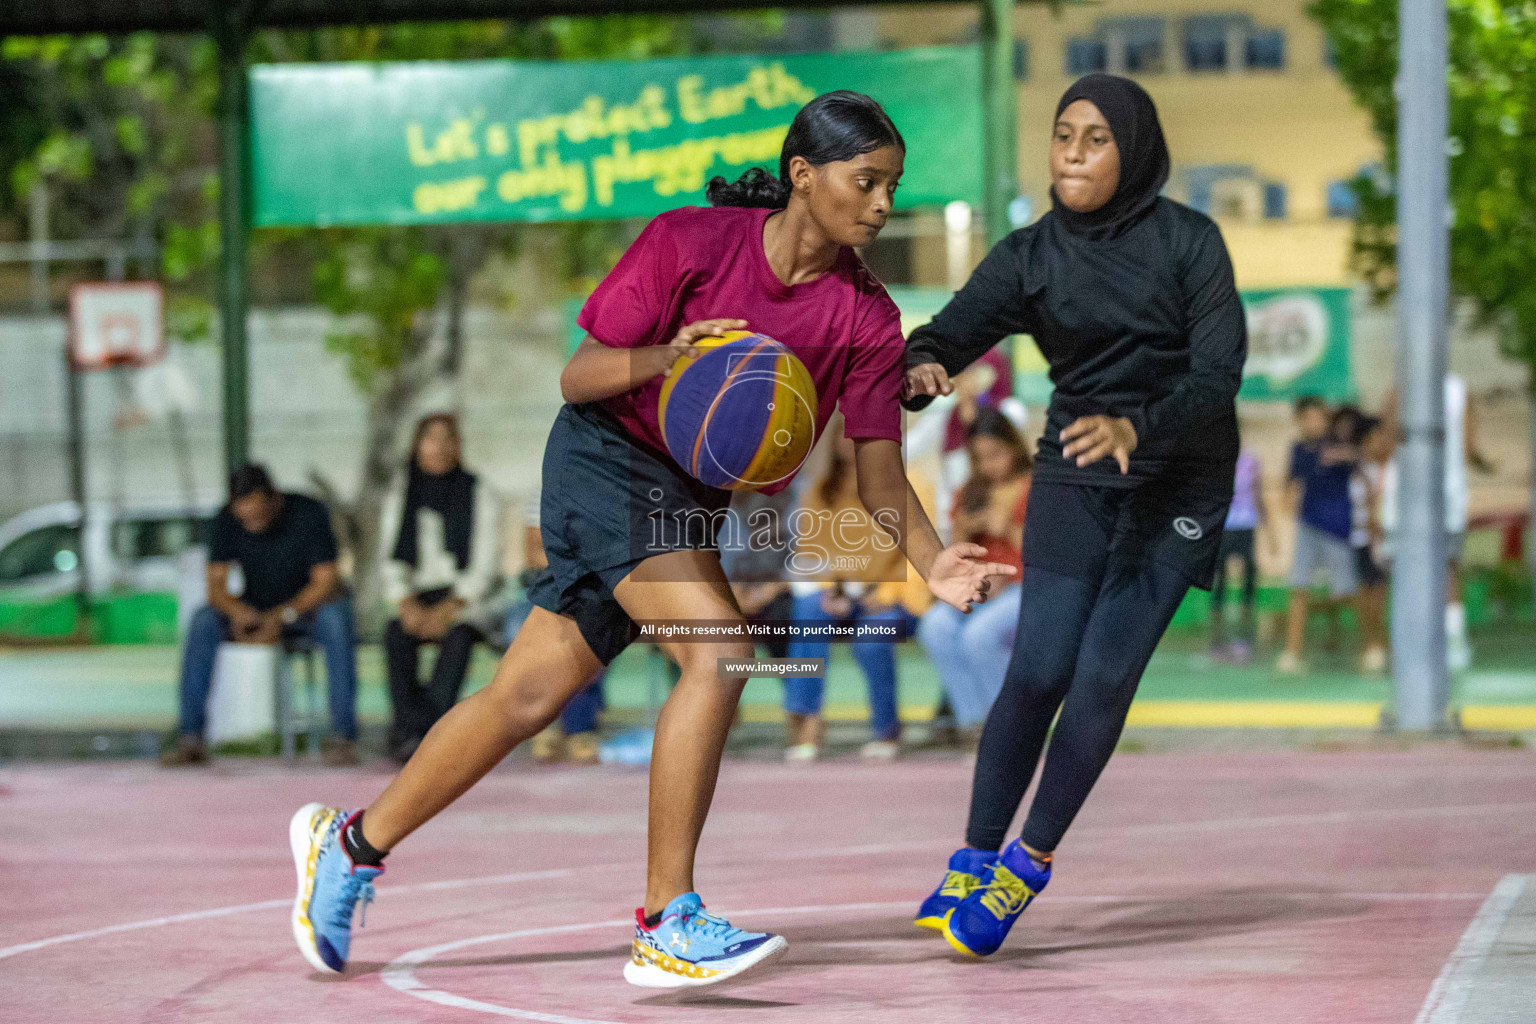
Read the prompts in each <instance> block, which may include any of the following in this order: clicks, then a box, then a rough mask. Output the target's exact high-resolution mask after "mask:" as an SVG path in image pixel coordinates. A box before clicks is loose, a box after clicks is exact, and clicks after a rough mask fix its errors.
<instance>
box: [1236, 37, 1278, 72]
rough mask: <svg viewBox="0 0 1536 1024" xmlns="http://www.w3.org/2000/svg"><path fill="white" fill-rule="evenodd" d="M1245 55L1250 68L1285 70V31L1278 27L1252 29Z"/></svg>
mask: <svg viewBox="0 0 1536 1024" xmlns="http://www.w3.org/2000/svg"><path fill="white" fill-rule="evenodd" d="M1245 57H1246V59H1247V62H1248V66H1249V67H1250V68H1256V69H1258V70H1261V71H1282V70H1284V69H1285V33H1284V32H1283V31H1281V30H1280V29H1278V28H1266V29H1254V30H1252V31H1250V32H1249V33H1248V46H1247V53H1246V54H1245Z"/></svg>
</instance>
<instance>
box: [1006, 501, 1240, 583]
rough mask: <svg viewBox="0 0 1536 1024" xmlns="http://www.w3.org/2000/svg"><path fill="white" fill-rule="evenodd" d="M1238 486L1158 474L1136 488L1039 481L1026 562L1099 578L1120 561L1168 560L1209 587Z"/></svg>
mask: <svg viewBox="0 0 1536 1024" xmlns="http://www.w3.org/2000/svg"><path fill="white" fill-rule="evenodd" d="M1231 504H1232V484H1231V481H1230V479H1228V480H1227V481H1226V484H1225V486H1222V484H1220V483H1217V482H1216V481H1214V480H1210V479H1209V478H1206V479H1196V480H1194V481H1186V480H1175V479H1173V478H1172V477H1170V476H1162V477H1155V478H1153V479H1151V480H1148V481H1147V482H1145V483H1143V484H1141V485H1140V486H1139V487H1137V488H1135V489H1134V490H1126V489H1123V488H1113V487H1094V486H1082V485H1078V484H1066V483H1057V482H1055V481H1050V480H1045V481H1037V482H1036V483H1035V484H1034V485H1033V486H1032V487H1031V488H1030V489H1029V506H1028V508H1027V509H1026V510H1025V512H1024V564H1025V565H1034V566H1038V567H1039V568H1041V569H1049V570H1051V571H1052V572H1059V573H1061V574H1062V575H1064V576H1071V577H1073V578H1075V579H1080V580H1087V581H1089V582H1091V583H1098V582H1099V581H1100V580H1102V579H1103V578H1104V572H1105V569H1106V568H1107V567H1108V566H1109V565H1110V564H1111V563H1112V562H1115V563H1118V562H1122V561H1130V562H1147V561H1151V562H1161V563H1163V564H1164V565H1169V566H1172V567H1173V568H1175V569H1177V570H1178V571H1179V572H1180V573H1182V574H1183V575H1184V577H1185V578H1186V579H1188V580H1189V582H1190V584H1191V585H1192V586H1196V587H1200V588H1202V589H1204V590H1209V589H1210V587H1211V582H1212V580H1213V578H1214V576H1215V574H1216V561H1217V555H1218V553H1219V552H1220V550H1221V528H1222V525H1223V524H1224V523H1225V522H1226V520H1227V509H1228V507H1229V506H1230V505H1231Z"/></svg>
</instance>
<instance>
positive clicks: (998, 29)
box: [981, 0, 1019, 245]
mask: <svg viewBox="0 0 1536 1024" xmlns="http://www.w3.org/2000/svg"><path fill="white" fill-rule="evenodd" d="M1013 6H1014V0H982V3H981V46H982V53H981V57H982V60H981V75H982V93H983V96H982V110H983V116H982V137H983V144H984V145H983V148H984V150H985V157H984V160H985V180H984V182H983V190H984V194H983V197H982V217H983V218H984V219H985V221H986V229H987V242H988V244H989V245H990V244H994V243H996V242H998V241H1000V240H1002V238H1003V236H1004V235H1006V234H1008V232H1009V231H1010V230H1011V227H1010V225H1009V223H1008V204H1009V203H1011V202H1012V201H1013V197H1014V196H1016V195H1017V194H1018V191H1019V167H1018V164H1019V153H1018V117H1019V113H1018V108H1019V95H1018V87H1017V86H1016V85H1015V84H1014V81H1013V45H1014V40H1013Z"/></svg>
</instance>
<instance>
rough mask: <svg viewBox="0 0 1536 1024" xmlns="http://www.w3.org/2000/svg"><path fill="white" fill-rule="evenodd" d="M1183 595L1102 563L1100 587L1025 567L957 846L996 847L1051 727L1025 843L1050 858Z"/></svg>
mask: <svg viewBox="0 0 1536 1024" xmlns="http://www.w3.org/2000/svg"><path fill="white" fill-rule="evenodd" d="M1188 589H1189V579H1188V578H1187V577H1186V576H1185V575H1184V574H1183V573H1181V572H1179V571H1178V570H1177V569H1174V568H1172V567H1171V566H1168V565H1165V564H1162V563H1160V562H1154V561H1149V560H1148V561H1137V562H1126V561H1115V560H1111V561H1110V563H1109V565H1108V566H1107V567H1106V568H1105V570H1104V572H1103V576H1102V579H1101V580H1100V582H1098V583H1093V582H1089V581H1087V580H1082V579H1078V578H1076V577H1073V576H1067V575H1064V574H1062V573H1059V572H1052V571H1051V570H1049V569H1042V568H1039V567H1037V566H1033V565H1026V566H1025V567H1024V574H1023V577H1022V581H1021V588H1020V593H1021V595H1022V599H1021V601H1020V606H1019V632H1018V636H1017V638H1016V639H1015V641H1014V647H1013V656H1012V657H1011V658H1010V659H1009V661H1008V672H1007V675H1006V676H1005V677H1004V679H1003V688H1002V692H1001V693H999V694H998V697H997V701H996V702H995V703H994V704H993V705H992V712H991V714H989V715H988V716H987V724H986V727H985V729H984V730H983V731H982V734H981V747H980V749H979V750H978V752H977V755H976V776H975V780H974V782H973V784H972V788H971V815H970V821H969V823H968V824H967V826H966V832H965V841H966V843H967V844H968V845H970V846H973V847H975V848H977V849H980V850H996V849H998V848H999V847H1000V846H1002V844H1003V839H1004V837H1005V836H1006V835H1007V833H1008V826H1009V824H1010V823H1011V822H1012V821H1013V816H1014V815H1015V814H1016V813H1018V809H1019V804H1020V802H1021V801H1022V800H1023V799H1024V791H1025V790H1026V789H1028V788H1029V783H1030V780H1031V779H1032V778H1033V777H1034V774H1035V767H1036V766H1037V765H1038V764H1039V762H1040V750H1041V748H1042V747H1043V746H1044V745H1045V737H1046V733H1047V732H1048V731H1049V730H1050V726H1051V720H1052V719H1053V718H1055V717H1056V711H1057V709H1058V708H1060V709H1061V720H1060V721H1059V722H1057V724H1056V731H1055V733H1054V735H1053V736H1052V737H1051V749H1050V751H1049V752H1048V753H1047V754H1046V758H1045V771H1044V772H1043V773H1042V774H1041V777H1040V788H1039V790H1038V791H1037V792H1036V793H1035V800H1034V803H1033V804H1032V805H1031V806H1030V809H1029V817H1028V818H1027V819H1026V820H1025V822H1024V842H1025V844H1026V845H1028V846H1030V847H1032V848H1034V849H1036V850H1040V851H1043V852H1049V851H1051V850H1054V849H1056V845H1057V843H1059V842H1060V841H1061V837H1062V836H1063V835H1064V834H1065V833H1066V831H1067V827H1068V826H1070V825H1071V824H1072V819H1073V818H1074V817H1076V816H1077V812H1078V810H1079V809H1081V808H1082V806H1083V801H1084V800H1086V799H1088V791H1089V790H1091V789H1092V788H1093V784H1094V783H1095V782H1097V781H1098V778H1099V773H1100V772H1102V771H1103V770H1104V765H1105V764H1107V763H1108V762H1109V756H1110V754H1112V753H1114V750H1115V744H1116V743H1117V742H1118V741H1119V739H1120V732H1121V730H1122V729H1123V728H1124V727H1125V716H1126V713H1127V712H1128V711H1129V710H1130V706H1131V699H1132V698H1133V697H1134V696H1135V695H1136V687H1137V684H1139V683H1140V681H1141V674H1142V672H1144V671H1145V670H1146V667H1147V662H1148V661H1150V660H1151V658H1152V652H1153V650H1154V649H1156V647H1157V643H1158V641H1159V640H1161V639H1162V636H1163V632H1164V631H1165V630H1166V629H1167V628H1168V623H1169V621H1170V620H1172V618H1173V613H1174V612H1175V611H1176V610H1177V609H1178V607H1179V602H1180V601H1182V600H1183V598H1184V594H1185V592H1186V591H1187V590H1188Z"/></svg>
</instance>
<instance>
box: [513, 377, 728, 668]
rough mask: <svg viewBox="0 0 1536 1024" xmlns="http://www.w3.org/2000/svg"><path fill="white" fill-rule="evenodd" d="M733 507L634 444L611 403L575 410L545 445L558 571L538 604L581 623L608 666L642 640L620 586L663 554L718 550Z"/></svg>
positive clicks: (544, 532) (542, 522)
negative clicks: (719, 533)
mask: <svg viewBox="0 0 1536 1024" xmlns="http://www.w3.org/2000/svg"><path fill="white" fill-rule="evenodd" d="M730 501H731V492H730V491H724V490H721V489H719V488H717V487H710V486H709V485H707V484H703V483H700V482H699V481H698V480H695V479H694V478H693V477H691V476H689V475H688V474H687V473H685V472H683V470H682V469H681V468H680V467H679V466H678V465H677V463H676V462H674V461H673V460H672V459H671V458H669V457H667V456H666V455H663V454H661V453H658V452H655V451H652V450H651V449H650V448H647V447H645V446H644V445H642V444H639V443H638V442H636V441H634V440H633V439H632V438H631V437H630V436H629V435H628V433H627V432H626V431H625V429H624V427H623V426H622V425H621V424H620V423H619V422H618V420H616V419H615V418H614V417H613V415H612V414H611V413H609V412H608V410H606V409H604V408H603V407H602V406H601V405H598V404H596V403H591V402H589V403H585V404H582V405H566V406H565V407H563V408H562V409H561V410H560V414H559V415H558V416H556V417H555V425H554V427H553V428H552V429H551V430H550V432H549V441H548V443H547V444H546V445H545V447H544V480H543V494H542V495H541V497H540V499H539V533H540V535H541V536H542V538H543V540H544V555H545V557H546V558H548V559H549V572H547V573H542V574H540V576H539V577H538V579H536V580H535V581H534V583H533V585H532V586H531V587H530V588H529V591H528V599H529V600H530V601H532V602H533V603H534V604H536V605H538V606H539V607H540V608H543V609H546V610H547V611H552V612H554V613H556V614H557V615H564V616H566V617H567V618H570V619H574V620H575V621H576V625H577V627H578V628H579V629H580V630H581V635H582V638H583V639H584V640H586V642H587V646H588V647H590V648H592V653H593V654H595V655H597V657H598V659H599V660H600V661H602V663H603V664H605V665H606V664H608V663H609V662H611V661H612V660H613V659H614V658H616V657H618V654H619V652H620V651H622V650H624V648H626V647H628V646H629V645H630V644H631V643H632V642H634V639H635V637H636V636H638V635H639V631H638V628H637V627H636V626H635V624H634V622H633V621H632V620H631V619H630V617H629V616H628V615H627V614H625V612H624V609H623V608H622V607H620V605H619V603H618V602H617V601H616V600H614V597H613V588H614V587H615V586H616V585H618V583H619V581H620V580H622V579H623V578H624V577H625V576H628V575H629V574H630V572H632V571H633V570H634V568H635V566H637V565H639V564H640V563H641V562H643V561H645V560H646V559H647V558H650V557H651V556H653V555H659V554H663V553H665V552H667V551H677V550H683V549H688V548H702V549H705V550H710V551H713V550H717V549H716V540H715V534H716V530H717V528H718V525H719V519H720V516H721V515H722V514H723V512H724V510H725V509H726V508H727V507H728V506H729V505H730Z"/></svg>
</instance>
